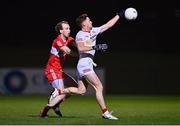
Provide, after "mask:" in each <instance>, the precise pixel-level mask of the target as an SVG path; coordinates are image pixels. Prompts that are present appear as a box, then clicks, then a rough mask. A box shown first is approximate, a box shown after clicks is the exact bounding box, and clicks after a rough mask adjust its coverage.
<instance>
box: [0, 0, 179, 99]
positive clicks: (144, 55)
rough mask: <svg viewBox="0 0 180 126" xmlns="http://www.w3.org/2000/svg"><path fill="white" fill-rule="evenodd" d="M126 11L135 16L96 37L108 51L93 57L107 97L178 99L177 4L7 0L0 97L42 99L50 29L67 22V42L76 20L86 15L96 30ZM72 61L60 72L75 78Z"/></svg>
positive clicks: (0, 27)
mask: <svg viewBox="0 0 180 126" xmlns="http://www.w3.org/2000/svg"><path fill="white" fill-rule="evenodd" d="M127 7H134V8H136V9H137V11H138V18H137V19H136V20H135V21H127V20H125V19H121V20H119V22H118V23H117V24H116V25H115V26H114V27H113V28H111V29H110V30H108V31H106V32H105V33H103V34H101V35H99V37H98V39H97V41H98V43H107V44H108V45H109V49H108V51H107V52H105V53H104V54H102V53H99V54H97V55H96V59H95V62H96V63H97V64H98V69H97V71H99V72H98V73H99V75H100V77H101V80H102V81H103V82H104V85H105V93H106V94H116V95H119V94H180V79H179V75H180V44H179V28H180V1H179V0H173V1H170V0H167V1H162V0H160V1H157V0H146V1H145V0H111V1H104V0H66V1H62V0H53V1H39V0H38V1H37V0H36V1H35V0H26V1H23V0H18V1H16V0H6V1H1V4H0V15H1V19H0V37H1V39H0V58H1V59H0V93H2V94H6V93H8V94H9V93H10V94H11V93H16V94H46V93H49V91H48V90H49V88H50V87H48V86H49V85H48V83H47V81H46V79H45V77H44V67H45V65H46V63H47V60H48V58H49V52H50V48H51V43H52V41H53V39H54V38H55V37H56V36H57V34H56V32H55V30H54V26H55V25H56V24H57V23H58V22H59V21H61V20H67V21H68V22H69V24H70V26H71V36H72V37H75V35H76V33H77V32H78V30H79V28H78V27H77V25H76V23H75V19H76V17H77V16H79V15H80V14H82V13H87V14H88V15H89V17H90V18H91V20H92V21H93V25H94V26H101V25H102V24H104V23H106V22H107V21H108V20H109V19H111V18H112V17H113V16H114V15H115V14H116V12H118V11H120V10H122V9H125V8H127ZM77 60H78V59H77V58H69V59H68V60H67V61H66V62H65V64H64V69H65V70H67V71H69V73H71V74H74V73H75V68H76V63H77Z"/></svg>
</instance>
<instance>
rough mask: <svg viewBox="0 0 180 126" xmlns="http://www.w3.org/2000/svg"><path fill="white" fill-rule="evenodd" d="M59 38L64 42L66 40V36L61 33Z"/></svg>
mask: <svg viewBox="0 0 180 126" xmlns="http://www.w3.org/2000/svg"><path fill="white" fill-rule="evenodd" d="M61 38H62V40H63V41H64V42H66V41H67V37H65V36H64V35H62V34H61Z"/></svg>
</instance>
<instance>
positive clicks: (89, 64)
mask: <svg viewBox="0 0 180 126" xmlns="http://www.w3.org/2000/svg"><path fill="white" fill-rule="evenodd" d="M93 65H94V62H93V60H92V59H91V58H89V57H86V58H81V59H79V61H78V65H77V70H78V73H79V76H80V77H83V76H84V75H88V74H91V73H94V69H93Z"/></svg>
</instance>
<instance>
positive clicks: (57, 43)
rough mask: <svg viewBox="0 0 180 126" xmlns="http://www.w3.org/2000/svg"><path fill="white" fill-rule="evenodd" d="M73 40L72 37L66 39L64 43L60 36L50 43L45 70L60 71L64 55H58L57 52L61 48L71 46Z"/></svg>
mask: <svg viewBox="0 0 180 126" xmlns="http://www.w3.org/2000/svg"><path fill="white" fill-rule="evenodd" d="M73 42H74V39H73V38H72V37H68V39H67V41H66V42H64V41H63V39H62V38H61V36H60V35H59V36H58V37H57V38H56V39H55V40H54V41H53V43H52V47H51V51H50V56H49V60H48V63H47V65H46V69H48V68H51V69H54V70H60V69H62V63H63V61H64V59H65V57H66V55H59V50H60V49H61V47H63V46H68V44H72V43H73Z"/></svg>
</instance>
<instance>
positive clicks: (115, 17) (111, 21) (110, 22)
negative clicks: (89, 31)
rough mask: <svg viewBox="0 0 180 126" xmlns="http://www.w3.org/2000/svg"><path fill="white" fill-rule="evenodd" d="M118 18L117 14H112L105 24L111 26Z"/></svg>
mask: <svg viewBox="0 0 180 126" xmlns="http://www.w3.org/2000/svg"><path fill="white" fill-rule="evenodd" d="M118 20H119V15H116V16H114V17H113V18H112V19H111V20H109V21H108V22H107V23H106V25H107V27H109V28H110V27H112V26H113V25H114V24H115V23H116V22H117V21H118Z"/></svg>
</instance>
